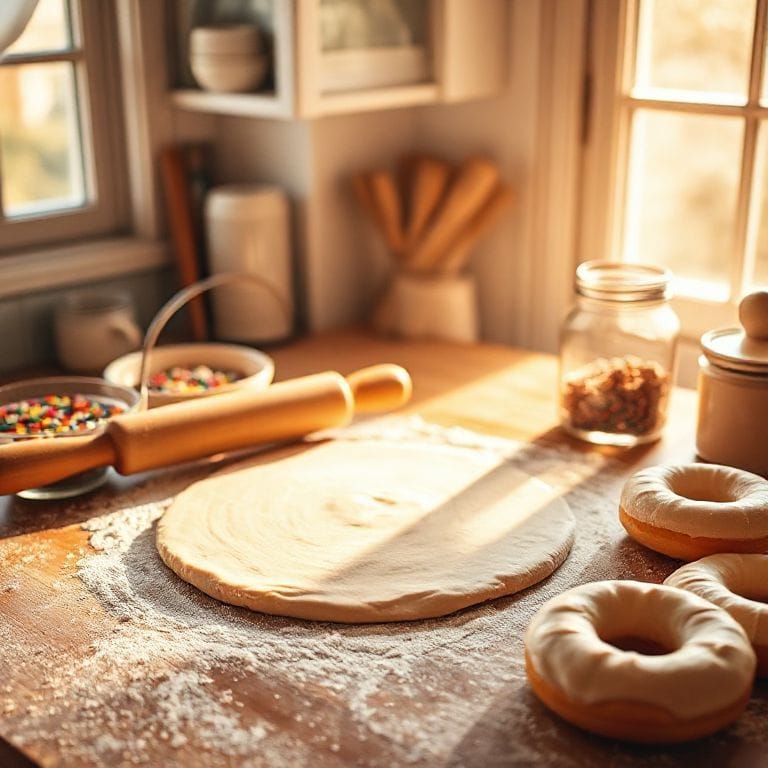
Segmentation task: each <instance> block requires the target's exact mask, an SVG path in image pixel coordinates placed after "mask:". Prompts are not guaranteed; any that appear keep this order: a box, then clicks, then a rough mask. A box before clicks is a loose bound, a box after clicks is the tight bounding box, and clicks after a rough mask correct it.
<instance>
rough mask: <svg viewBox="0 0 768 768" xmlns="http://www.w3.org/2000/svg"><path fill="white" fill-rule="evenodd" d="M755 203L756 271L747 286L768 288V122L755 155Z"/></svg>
mask: <svg viewBox="0 0 768 768" xmlns="http://www.w3.org/2000/svg"><path fill="white" fill-rule="evenodd" d="M753 195H754V203H753V206H752V210H751V211H750V215H751V216H754V217H757V218H756V219H754V226H755V227H756V231H755V263H754V271H753V273H752V274H751V275H747V286H746V287H747V288H748V289H752V288H762V289H763V290H765V289H768V124H766V123H761V125H760V135H759V138H758V145H757V155H756V157H755V181H754V190H753Z"/></svg>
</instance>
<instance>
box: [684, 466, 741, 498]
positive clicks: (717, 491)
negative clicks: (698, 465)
mask: <svg viewBox="0 0 768 768" xmlns="http://www.w3.org/2000/svg"><path fill="white" fill-rule="evenodd" d="M669 487H670V490H671V491H672V493H675V494H677V495H678V496H682V497H683V498H686V499H690V500H691V501H710V502H713V503H715V504H727V503H728V502H731V501H736V500H737V499H738V496H737V495H736V493H735V489H734V487H733V485H732V484H731V483H724V482H723V479H722V477H718V476H717V474H715V473H712V472H708V471H700V472H691V471H688V472H680V473H677V474H675V475H673V476H672V477H671V478H670V480H669Z"/></svg>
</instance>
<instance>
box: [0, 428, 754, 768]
mask: <svg viewBox="0 0 768 768" xmlns="http://www.w3.org/2000/svg"><path fill="white" fill-rule="evenodd" d="M376 435H379V436H381V437H382V438H385V439H388V440H402V441H404V442H408V443H413V442H415V441H420V442H423V443H428V444H434V445H454V446H458V447H463V448H467V447H477V448H478V449H482V450H489V451H495V452H497V453H498V455H500V456H504V457H505V459H506V460H507V461H508V462H510V463H511V464H512V465H514V466H515V467H517V468H518V469H520V470H521V471H523V472H525V473H527V474H529V475H531V476H534V477H539V478H540V479H542V480H543V481H544V482H546V483H547V484H549V485H550V486H552V487H554V488H555V489H556V490H557V491H559V492H560V493H562V494H563V495H564V498H565V499H566V500H567V502H568V504H569V506H570V507H571V509H572V510H573V512H574V514H575V517H576V521H577V534H576V539H575V542H574V546H573V549H572V551H571V554H570V556H569V557H568V558H567V559H566V560H565V562H564V563H563V565H562V566H561V567H560V568H559V569H558V570H557V571H555V572H554V573H553V575H552V576H551V577H550V578H548V579H545V580H544V581H543V582H541V583H539V584H538V585H537V586H535V587H533V588H531V589H528V590H526V591H524V592H521V593H519V594H517V595H514V596H512V597H504V598H500V599H497V600H493V601H491V602H488V603H484V604H482V605H480V606H477V607H473V608H468V609H465V610H463V611H460V612H458V613H455V614H452V615H450V616H447V617H444V618H439V619H427V620H423V621H412V622H402V623H388V624H366V625H343V624H330V623H322V622H310V621H303V620H298V619H290V618H281V617H276V616H268V615H264V614H260V613H254V612H251V611H248V610H245V609H242V608H235V607H232V606H228V605H224V604H222V603H220V602H218V601H216V600H214V599H212V598H210V597H208V596H206V595H204V594H202V593H201V592H199V591H198V590H197V589H196V588H194V587H192V586H190V585H188V584H186V583H185V582H183V581H181V580H180V579H179V578H177V577H176V575H175V574H173V573H172V572H171V571H170V570H169V569H167V568H166V567H165V566H164V565H163V563H162V561H161V560H160V557H159V556H158V554H157V551H156V548H155V524H156V521H157V520H158V519H159V518H160V517H161V515H162V514H163V513H164V511H165V510H166V509H167V508H168V507H169V505H170V504H171V502H172V499H173V496H174V495H175V493H176V492H178V491H180V490H181V489H182V488H183V487H186V486H187V485H189V483H190V482H192V481H194V480H197V479H200V478H201V477H203V476H204V474H205V470H204V469H199V470H196V472H197V474H195V471H187V473H186V474H183V473H182V474H180V475H178V476H173V477H172V478H171V479H172V481H173V482H169V480H168V475H167V474H164V475H163V476H162V477H161V478H160V479H159V480H153V481H150V482H149V483H147V484H146V485H144V486H142V487H138V488H136V489H134V490H132V491H131V492H130V493H129V494H128V495H127V496H121V497H120V498H115V499H105V497H104V496H103V495H97V496H95V497H94V498H93V500H92V501H91V502H89V503H91V504H92V505H93V511H94V517H93V518H92V519H90V520H88V522H87V523H85V527H86V528H87V530H89V531H90V532H91V539H90V543H91V545H92V546H93V547H94V548H95V549H96V552H95V553H92V552H89V553H83V555H82V557H81V559H80V560H79V562H78V564H77V574H78V576H79V579H81V580H82V582H83V583H84V585H85V586H86V587H87V590H88V592H89V593H90V594H91V595H93V597H94V598H96V599H97V600H98V603H100V606H99V605H95V606H93V607H92V608H91V609H90V610H96V609H99V611H103V610H105V609H106V610H107V611H109V612H110V613H112V614H113V616H114V621H113V623H112V625H111V628H110V630H111V631H106V630H103V631H101V632H100V633H99V634H94V636H93V638H92V644H91V653H90V655H89V656H88V658H86V659H78V660H71V659H68V658H56V659H51V658H46V657H45V655H44V653H43V651H42V649H43V648H44V647H45V646H44V644H40V643H38V644H36V640H35V638H29V637H27V638H23V639H19V638H15V639H14V642H13V643H8V644H6V643H5V642H3V641H1V640H0V645H2V646H3V656H4V659H5V660H6V662H7V663H8V664H10V665H18V668H19V670H20V671H23V669H24V667H25V665H29V664H34V665H36V666H37V667H38V668H39V667H40V666H41V665H43V666H44V667H45V674H46V680H47V686H48V687H47V688H46V690H42V691H39V692H35V694H34V701H33V703H32V704H31V705H30V706H29V707H26V708H25V709H23V710H16V711H14V712H12V713H10V714H7V715H6V717H5V723H6V732H8V733H10V734H11V735H13V737H14V740H15V741H16V742H17V743H25V742H26V743H30V742H33V741H34V742H36V743H41V742H45V741H46V740H50V741H52V742H57V743H58V745H59V746H58V752H59V754H60V756H61V764H62V765H107V764H108V765H112V766H129V765H135V764H139V765H156V764H158V756H159V755H161V754H166V752H165V751H163V750H161V749H160V748H159V747H158V744H161V745H163V747H164V750H167V748H168V746H170V747H172V750H173V754H174V755H175V762H168V761H167V760H166V762H165V763H164V764H166V765H178V766H183V765H191V764H195V765H196V764H203V763H201V760H204V764H205V765H206V766H209V767H210V768H224V766H232V765H237V766H242V767H243V768H256V767H257V766H270V767H271V768H282V767H283V766H291V767H294V766H302V765H313V766H347V765H355V766H368V767H369V768H383V767H384V766H387V768H389V767H390V766H463V767H465V768H468V767H471V766H482V767H483V768H495V767H496V766H501V765H507V766H508V765H531V766H535V765H548V764H551V762H548V760H549V758H550V757H551V756H552V754H554V753H556V754H558V766H562V767H563V768H577V767H579V768H580V767H581V766H584V765H588V764H606V765H609V764H610V765H616V766H619V765H620V766H622V768H639V767H640V766H649V765H650V766H656V767H657V768H662V766H663V767H664V768H668V767H669V766H673V767H677V766H680V767H682V766H684V765H686V764H689V763H688V762H687V760H688V759H689V757H690V753H689V752H685V753H680V752H679V751H674V750H654V752H653V754H649V753H648V752H641V753H637V752H634V751H632V750H629V749H628V748H626V747H623V746H622V745H620V744H618V743H612V742H607V741H605V740H598V739H595V738H592V737H590V736H588V735H584V734H581V733H580V732H578V731H576V730H575V729H573V728H570V727H569V726H566V725H564V724H562V723H561V722H559V721H558V720H556V719H555V718H551V717H549V716H547V715H545V714H544V713H543V712H542V711H541V707H540V705H539V704H538V702H537V701H536V700H535V698H534V697H533V696H532V695H531V694H530V693H529V691H528V688H527V685H526V682H525V671H524V663H523V648H522V635H523V632H524V629H525V627H526V626H527V625H528V622H529V620H530V618H531V616H532V615H533V614H534V613H535V612H536V611H537V610H538V608H539V607H540V606H541V604H542V603H543V602H544V601H545V600H547V599H548V598H550V597H552V596H554V595H556V594H559V593H560V592H562V591H563V590H565V589H567V588H569V587H571V586H573V585H574V584H576V583H582V582H584V581H589V580H592V579H595V578H614V577H616V576H618V575H621V576H625V577H629V578H637V579H641V580H650V581H660V580H662V579H663V578H664V577H665V576H666V575H668V573H669V572H671V570H672V569H673V567H674V565H673V564H671V563H670V562H668V561H666V560H664V559H662V558H660V557H659V556H655V555H653V554H652V553H650V554H649V553H646V552H645V551H644V550H642V548H640V547H637V546H636V545H634V544H633V543H632V542H628V541H627V540H626V538H625V537H624V535H623V532H622V530H621V528H620V526H619V524H618V522H617V520H616V500H617V498H618V493H619V491H620V488H621V484H622V479H623V475H622V473H621V472H620V471H619V470H618V469H617V468H616V467H615V466H613V465H612V464H611V463H610V462H608V461H607V460H605V459H603V458H601V457H599V456H597V455H595V454H588V453H580V452H577V451H573V450H570V449H565V448H559V449H552V448H549V447H546V446H540V445H536V444H526V445H523V444H518V443H514V442H511V441H507V440H500V439H493V438H488V437H485V436H481V435H477V434H475V433H470V432H467V431H465V430H462V429H445V428H443V427H437V426H434V425H429V424H425V423H424V422H422V421H419V420H411V419H392V420H387V421H376V422H371V423H370V424H366V425H364V426H363V427H361V428H358V429H355V430H345V431H344V432H343V433H341V435H340V436H344V437H345V438H346V439H356V438H359V439H361V440H370V439H374V438H375V437H376ZM107 504H111V508H109V509H107V510H105V509H104V508H105V506H107ZM105 511H106V513H105ZM616 553H619V554H620V555H621V557H620V562H621V565H620V566H619V565H616V559H615V558H614V555H615V554H616ZM596 562H597V563H599V565H598V566H595V565H594V563H596ZM619 568H620V572H617V569H619ZM9 578H13V574H10V575H9ZM103 625H104V622H103V621H102V622H100V623H99V626H102V627H103ZM3 703H4V698H3V696H2V691H1V690H0V708H2V705H3ZM5 703H7V702H5ZM766 717H768V707H766V702H765V701H764V700H762V699H759V698H753V701H752V702H751V703H750V708H749V710H748V712H747V714H746V715H745V716H744V717H742V719H741V720H740V721H739V723H738V724H737V726H736V728H738V729H742V730H743V729H751V730H750V731H749V732H750V734H751V738H752V736H754V739H753V741H755V740H757V741H759V743H760V744H761V745H764V747H765V748H766V749H768V733H766V731H765V728H764V725H762V724H764V722H765V718H766ZM728 733H730V732H726V734H724V735H718V736H716V737H712V738H711V739H707V740H705V741H704V742H702V744H701V745H700V747H696V749H700V750H701V751H700V754H701V756H702V757H706V756H709V755H712V754H718V752H719V753H721V754H722V753H723V752H724V751H725V750H727V749H728V747H729V741H728V738H729V737H728ZM361 755H365V756H366V757H361ZM201 756H202V757H201ZM502 758H503V762H500V761H501V760H502ZM590 761H591V762H590Z"/></svg>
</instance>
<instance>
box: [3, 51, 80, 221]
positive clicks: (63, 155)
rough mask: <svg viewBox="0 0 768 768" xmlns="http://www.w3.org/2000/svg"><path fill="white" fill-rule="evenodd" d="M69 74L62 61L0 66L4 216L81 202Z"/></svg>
mask: <svg viewBox="0 0 768 768" xmlns="http://www.w3.org/2000/svg"><path fill="white" fill-rule="evenodd" d="M74 75H75V73H74V66H73V65H72V64H71V63H68V62H55V63H50V64H48V63H47V64H20V65H16V66H6V67H0V104H2V105H3V109H2V110H0V168H2V173H3V211H4V213H5V215H6V216H8V217H13V216H27V215H33V214H37V213H43V212H46V211H52V210H58V209H65V208H74V207H78V206H82V205H83V204H84V203H85V201H86V192H85V182H84V178H83V149H82V142H81V140H80V130H79V120H78V113H77V104H76V97H75V79H74Z"/></svg>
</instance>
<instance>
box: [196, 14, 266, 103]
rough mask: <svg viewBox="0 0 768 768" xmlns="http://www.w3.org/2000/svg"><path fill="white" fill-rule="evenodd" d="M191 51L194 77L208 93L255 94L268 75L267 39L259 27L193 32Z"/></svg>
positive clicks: (246, 25) (198, 29) (199, 28)
mask: <svg viewBox="0 0 768 768" xmlns="http://www.w3.org/2000/svg"><path fill="white" fill-rule="evenodd" d="M189 50H190V62H189V63H190V68H191V70H192V74H193V75H194V77H195V80H196V81H197V83H198V84H199V85H200V87H201V88H203V89H204V90H206V91H214V92H219V93H244V92H247V91H253V90H255V89H257V88H258V87H259V86H260V85H261V84H262V83H263V82H264V79H265V77H266V74H267V69H268V65H269V60H268V56H267V52H266V46H265V43H264V35H263V34H262V32H261V30H260V29H259V27H257V26H255V25H249V24H235V25H229V26H210V27H195V28H194V29H193V30H192V31H191V32H190V38H189Z"/></svg>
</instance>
